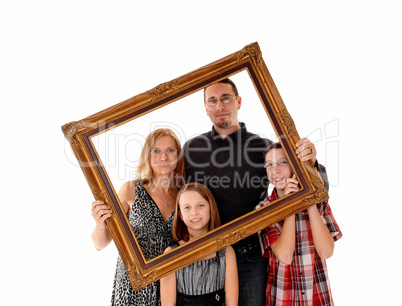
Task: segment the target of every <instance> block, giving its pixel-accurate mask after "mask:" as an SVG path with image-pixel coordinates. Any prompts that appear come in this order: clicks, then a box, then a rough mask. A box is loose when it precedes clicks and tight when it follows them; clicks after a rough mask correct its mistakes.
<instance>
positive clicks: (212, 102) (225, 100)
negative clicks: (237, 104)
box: [206, 95, 236, 106]
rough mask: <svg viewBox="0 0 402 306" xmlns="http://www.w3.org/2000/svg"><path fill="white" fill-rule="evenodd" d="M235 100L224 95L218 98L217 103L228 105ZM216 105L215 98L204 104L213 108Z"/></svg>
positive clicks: (233, 97)
mask: <svg viewBox="0 0 402 306" xmlns="http://www.w3.org/2000/svg"><path fill="white" fill-rule="evenodd" d="M235 98H236V97H235V96H229V95H225V96H222V97H220V98H219V101H221V103H223V104H228V103H230V102H231V101H232V100H233V99H235ZM216 103H218V99H215V98H211V99H208V100H207V102H206V104H207V105H208V106H215V105H216Z"/></svg>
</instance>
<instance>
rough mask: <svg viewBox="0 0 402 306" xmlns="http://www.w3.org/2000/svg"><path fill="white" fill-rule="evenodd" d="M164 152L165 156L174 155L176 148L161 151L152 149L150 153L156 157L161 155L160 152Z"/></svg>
mask: <svg viewBox="0 0 402 306" xmlns="http://www.w3.org/2000/svg"><path fill="white" fill-rule="evenodd" d="M163 153H165V154H166V155H167V156H176V155H177V150H176V149H167V150H166V151H161V150H156V149H154V150H152V151H151V153H150V154H151V155H152V156H156V157H161V156H162V154H163Z"/></svg>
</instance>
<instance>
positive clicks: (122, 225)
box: [62, 43, 328, 290]
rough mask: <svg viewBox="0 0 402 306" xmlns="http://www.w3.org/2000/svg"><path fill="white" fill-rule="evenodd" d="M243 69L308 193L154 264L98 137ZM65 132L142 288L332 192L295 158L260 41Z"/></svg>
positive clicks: (290, 125) (292, 136)
mask: <svg viewBox="0 0 402 306" xmlns="http://www.w3.org/2000/svg"><path fill="white" fill-rule="evenodd" d="M240 71H246V72H247V73H248V75H249V77H250V79H251V81H252V83H253V85H254V88H255V90H256V92H257V94H258V96H259V99H260V102H261V105H262V106H263V108H264V110H265V112H266V114H267V116H268V118H269V121H270V123H271V125H272V128H273V129H274V131H275V133H276V135H277V137H278V139H279V140H280V142H281V143H282V147H283V148H284V150H285V152H286V155H287V156H288V159H289V161H290V162H291V164H292V168H293V171H294V173H296V175H297V178H298V180H299V182H300V186H301V189H300V190H299V191H298V192H296V193H293V194H290V195H288V196H286V197H283V198H280V199H278V200H277V201H274V202H272V203H271V204H270V205H268V206H264V207H262V208H260V209H258V210H255V211H253V212H250V213H248V214H246V215H244V216H242V217H240V218H238V219H236V220H233V221H232V222H230V223H227V224H224V225H222V226H221V227H219V228H217V229H215V230H213V231H211V232H209V233H207V234H205V235H203V236H202V237H199V238H198V239H195V240H192V241H190V242H188V243H186V244H184V245H182V246H180V247H178V248H175V249H173V250H172V251H170V252H168V253H165V254H163V255H160V256H158V257H156V258H154V259H152V260H149V261H147V260H145V259H144V256H143V253H142V250H141V248H140V247H139V245H138V243H137V240H136V237H135V235H134V233H133V231H132V229H131V226H130V224H129V222H128V219H127V216H126V215H125V213H124V212H123V209H122V206H121V203H120V201H119V199H118V196H117V192H116V190H115V189H114V186H113V184H112V183H111V180H110V177H109V174H108V173H107V170H106V169H105V167H104V165H103V163H102V160H101V158H100V157H99V153H98V152H97V149H96V147H95V146H94V143H93V141H92V139H93V138H94V137H95V136H97V135H100V134H102V133H104V132H106V131H108V130H110V129H113V128H115V127H118V126H121V125H124V124H126V123H128V122H129V121H132V120H135V119H136V118H139V117H141V116H143V115H145V114H147V113H150V112H152V111H154V110H156V109H159V108H162V107H164V106H167V105H168V104H171V103H174V102H176V101H178V100H180V99H181V98H183V97H186V96H188V95H190V94H192V93H194V92H197V91H199V90H200V89H202V88H204V87H206V86H208V85H210V84H213V83H215V82H217V81H219V80H221V79H224V78H227V77H230V76H232V75H234V74H236V73H238V72H240ZM200 103H202V102H200ZM205 120H206V119H205ZM62 130H63V133H64V135H65V137H66V139H67V140H68V141H69V142H70V144H71V147H72V150H73V152H74V154H75V156H76V158H77V160H78V162H79V164H80V167H81V169H82V171H83V172H84V175H85V177H86V180H87V182H88V184H89V187H90V188H91V191H92V193H93V195H94V197H95V199H97V200H103V201H104V202H105V203H107V204H108V205H109V207H110V208H111V209H112V211H113V216H112V217H111V218H110V219H108V220H107V226H108V229H109V231H110V233H111V234H112V237H113V240H114V242H115V244H116V247H117V249H118V251H119V253H120V255H121V258H122V260H123V262H124V264H125V266H126V268H127V271H128V273H129V276H130V281H131V284H132V286H133V288H134V290H138V289H140V288H142V287H144V286H146V285H148V284H150V283H152V282H154V281H156V280H158V279H160V278H161V277H163V276H165V275H167V274H169V273H171V272H173V271H176V270H178V269H181V268H183V267H184V266H186V265H189V264H191V263H192V262H195V261H197V260H199V259H201V258H203V257H205V256H206V255H208V254H211V253H213V252H216V251H218V250H220V249H222V248H224V247H225V246H228V245H231V244H233V243H236V242H237V241H239V240H240V239H243V238H245V237H247V236H249V235H251V234H253V233H256V232H258V231H259V230H261V229H263V228H265V227H267V226H268V225H269V224H272V223H275V222H278V221H280V220H283V219H284V218H286V217H287V216H289V215H291V214H294V213H296V212H298V211H301V210H303V209H305V208H307V207H308V206H309V205H312V204H315V203H319V202H322V201H324V200H327V199H328V194H327V191H326V189H325V187H324V186H323V185H322V184H321V182H320V181H319V180H318V179H317V178H316V177H315V175H314V174H313V171H310V170H311V169H312V166H313V165H312V164H311V163H303V162H301V161H300V160H299V159H298V158H297V156H296V154H295V153H294V152H295V150H296V146H295V144H296V142H297V141H298V140H299V135H298V133H297V130H296V127H295V124H294V122H293V120H292V118H291V116H290V115H289V113H288V111H287V109H286V107H285V105H284V103H283V101H282V99H281V97H280V95H279V92H278V90H277V88H276V86H275V84H274V82H273V80H272V78H271V75H270V73H269V71H268V69H267V67H266V65H265V62H264V60H263V58H262V54H261V51H260V48H259V45H258V43H253V44H250V45H248V46H246V47H244V48H243V49H242V50H240V51H238V52H235V53H233V54H231V55H228V56H226V57H224V58H222V59H220V60H218V61H215V62H213V63H211V64H209V65H207V66H204V67H201V68H199V69H197V70H195V71H193V72H190V73H188V74H185V75H183V76H181V77H179V78H176V79H174V80H172V81H170V82H166V83H163V84H161V85H158V86H156V87H155V88H153V89H152V90H149V91H147V92H144V93H142V94H139V95H136V96H134V97H133V98H130V99H128V100H126V101H124V102H121V103H118V104H116V105H114V106H112V107H110V108H107V109H105V110H103V111H101V112H98V113H96V114H94V115H92V116H89V117H87V118H84V119H82V120H80V121H74V122H71V123H68V124H65V125H64V126H63V127H62ZM144 136H146V135H144ZM255 204H256V205H257V204H258V203H255Z"/></svg>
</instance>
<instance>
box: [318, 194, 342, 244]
mask: <svg viewBox="0 0 402 306" xmlns="http://www.w3.org/2000/svg"><path fill="white" fill-rule="evenodd" d="M317 209H318V212H319V213H320V215H321V219H322V221H323V222H324V224H325V226H326V227H327V229H328V231H329V232H330V233H331V235H332V237H333V238H334V241H337V240H339V239H340V238H341V237H342V232H341V230H340V229H339V226H338V223H336V220H335V218H334V215H333V214H332V210H331V207H330V206H329V204H328V202H327V201H325V202H322V203H320V204H317Z"/></svg>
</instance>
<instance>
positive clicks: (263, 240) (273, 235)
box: [255, 195, 283, 257]
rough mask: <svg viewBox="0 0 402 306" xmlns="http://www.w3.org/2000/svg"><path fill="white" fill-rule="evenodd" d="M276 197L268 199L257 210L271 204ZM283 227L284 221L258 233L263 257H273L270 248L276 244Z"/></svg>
mask: <svg viewBox="0 0 402 306" xmlns="http://www.w3.org/2000/svg"><path fill="white" fill-rule="evenodd" d="M273 199H275V197H274V196H273V195H271V197H267V198H266V199H265V200H264V201H261V202H260V203H259V204H258V205H257V206H256V207H255V209H258V208H260V207H262V206H264V205H266V204H268V203H270V202H271V201H272V200H273ZM282 226H283V221H281V222H277V223H274V224H271V225H269V226H268V227H267V228H264V229H263V230H261V231H260V232H259V233H258V237H259V239H260V246H261V251H262V256H264V257H270V256H272V255H273V252H272V249H271V248H270V246H271V245H272V244H274V243H275V242H276V241H277V240H278V238H279V235H280V234H281V232H282Z"/></svg>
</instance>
